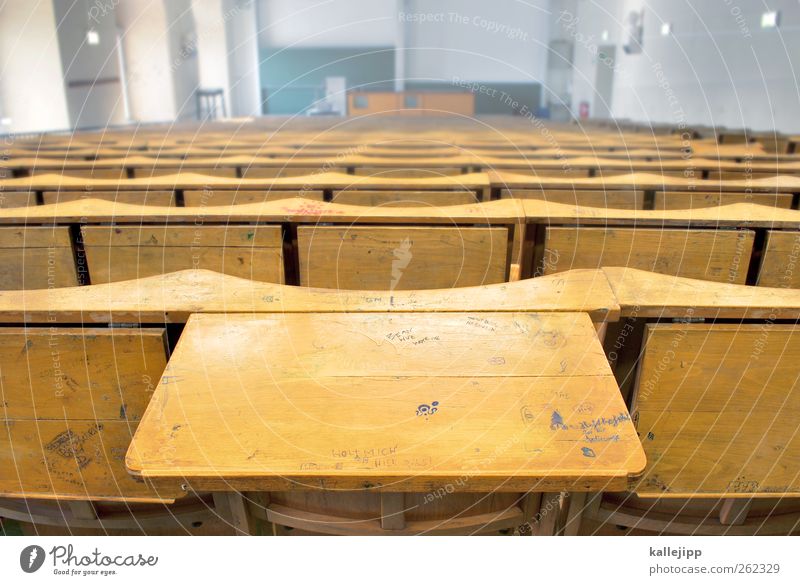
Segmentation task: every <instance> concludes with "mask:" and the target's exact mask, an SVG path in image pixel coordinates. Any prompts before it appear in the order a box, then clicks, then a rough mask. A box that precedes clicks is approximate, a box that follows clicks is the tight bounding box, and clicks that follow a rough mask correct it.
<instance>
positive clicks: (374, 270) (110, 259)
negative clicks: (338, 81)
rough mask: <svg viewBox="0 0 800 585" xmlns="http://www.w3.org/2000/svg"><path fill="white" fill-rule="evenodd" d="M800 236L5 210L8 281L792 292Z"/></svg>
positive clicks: (731, 230)
mask: <svg viewBox="0 0 800 585" xmlns="http://www.w3.org/2000/svg"><path fill="white" fill-rule="evenodd" d="M799 238H800V211H796V210H785V209H777V208H774V207H768V206H763V205H754V204H749V203H738V204H733V205H727V206H723V207H713V208H703V209H694V210H666V211H646V210H644V211H642V210H622V209H620V210H614V209H598V208H591V207H575V206H570V205H563V204H558V203H548V202H544V201H536V200H512V199H507V200H500V201H491V202H487V203H478V204H472V205H461V206H447V207H405V208H403V207H358V206H348V205H340V204H336V203H326V202H318V201H305V200H299V199H282V200H277V201H270V202H267V203H257V204H246V205H233V206H214V207H205V208H204V207H183V208H180V207H150V206H135V205H125V204H115V203H110V202H107V201H99V200H92V199H86V200H80V201H72V202H67V203H59V204H55V205H45V206H38V207H31V208H17V209H7V210H3V211H2V212H0V253H1V254H2V257H3V262H2V264H0V266H2V268H0V288H3V289H6V290H8V289H22V288H48V287H61V286H73V285H77V284H86V283H94V284H99V283H104V282H114V281H119V280H128V279H131V278H137V277H143V276H151V275H154V274H161V273H164V272H172V271H175V270H181V269H186V268H206V269H211V270H215V271H218V272H223V273H226V274H230V275H233V276H240V277H245V278H251V279H253V280H258V281H264V282H279V283H281V282H286V283H290V284H301V285H304V286H321V287H327V288H338V289H362V290H363V289H392V290H403V289H429V288H452V287H462V286H474V285H478V284H490V283H497V282H503V281H507V280H509V279H510V278H511V277H512V275H520V276H521V277H523V278H526V277H528V276H539V275H547V274H553V273H556V272H563V271H565V270H570V269H574V268H598V267H602V266H607V265H624V266H629V267H632V268H639V269H644V270H650V271H654V272H658V273H662V274H669V275H672V276H684V277H690V278H700V279H703V280H709V281H716V282H730V283H736V284H759V285H762V286H778V287H790V288H794V287H798V286H800V275H798V274H797V271H796V270H795V265H796V263H797V256H798V242H800V239H799Z"/></svg>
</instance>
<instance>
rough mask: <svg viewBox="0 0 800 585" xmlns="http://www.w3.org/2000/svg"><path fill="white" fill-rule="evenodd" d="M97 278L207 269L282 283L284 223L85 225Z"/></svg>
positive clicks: (101, 280)
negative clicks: (254, 224)
mask: <svg viewBox="0 0 800 585" xmlns="http://www.w3.org/2000/svg"><path fill="white" fill-rule="evenodd" d="M81 233H82V235H83V241H84V249H85V250H86V259H87V262H88V266H89V273H90V274H91V278H92V282H96V283H104V282H117V281H120V280H130V279H132V278H139V277H146V276H152V275H154V274H162V273H165V272H174V271H176V270H185V269H188V268H204V269H210V270H215V271H217V272H222V273H224V274H231V275H233V276H241V277H247V278H252V279H253V280H259V281H264V282H277V283H280V282H283V279H284V271H283V244H282V239H281V228H280V227H279V226H263V225H262V226H208V225H200V226H196V227H192V226H167V225H161V226H159V225H152V226H147V225H143V226H116V227H105V226H85V227H83V228H82V230H81Z"/></svg>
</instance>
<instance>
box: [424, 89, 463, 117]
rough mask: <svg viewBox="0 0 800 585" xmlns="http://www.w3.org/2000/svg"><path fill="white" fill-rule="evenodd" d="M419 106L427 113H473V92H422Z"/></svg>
mask: <svg viewBox="0 0 800 585" xmlns="http://www.w3.org/2000/svg"><path fill="white" fill-rule="evenodd" d="M418 95H419V98H420V105H419V107H421V108H423V109H424V110H427V111H426V113H427V114H428V115H446V114H459V115H461V116H474V115H475V94H473V93H471V92H422V93H420V94H418Z"/></svg>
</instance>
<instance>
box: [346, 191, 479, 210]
mask: <svg viewBox="0 0 800 585" xmlns="http://www.w3.org/2000/svg"><path fill="white" fill-rule="evenodd" d="M476 197H477V196H476V194H475V192H474V191H377V190H374V189H372V190H369V189H363V190H362V189H360V190H352V191H351V190H342V191H334V192H333V198H332V199H331V201H332V202H333V203H341V204H344V205H369V206H378V205H390V206H393V207H418V206H419V207H434V206H437V205H466V204H468V203H477V202H478V199H477V198H476Z"/></svg>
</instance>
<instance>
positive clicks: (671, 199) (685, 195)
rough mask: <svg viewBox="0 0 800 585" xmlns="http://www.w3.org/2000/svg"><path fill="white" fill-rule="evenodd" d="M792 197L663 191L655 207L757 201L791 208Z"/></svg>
mask: <svg viewBox="0 0 800 585" xmlns="http://www.w3.org/2000/svg"><path fill="white" fill-rule="evenodd" d="M792 197H793V196H792V194H791V193H730V192H719V191H717V192H707V193H694V192H685V191H683V192H682V191H663V192H657V193H656V194H655V199H654V205H653V207H654V209H697V208H701V207H718V206H720V205H730V204H732V203H756V204H758V205H770V206H772V207H780V208H781V209H791V208H792Z"/></svg>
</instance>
